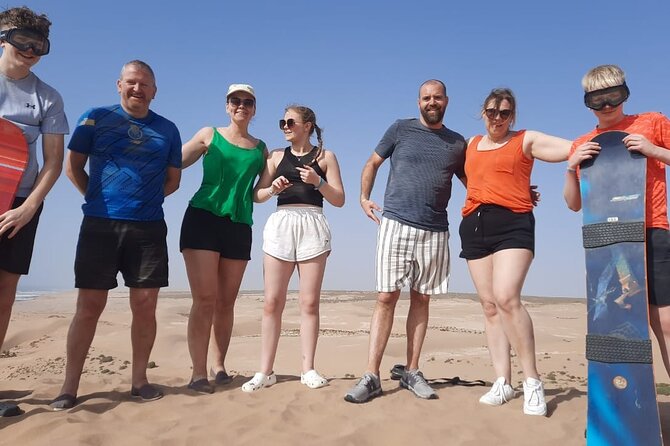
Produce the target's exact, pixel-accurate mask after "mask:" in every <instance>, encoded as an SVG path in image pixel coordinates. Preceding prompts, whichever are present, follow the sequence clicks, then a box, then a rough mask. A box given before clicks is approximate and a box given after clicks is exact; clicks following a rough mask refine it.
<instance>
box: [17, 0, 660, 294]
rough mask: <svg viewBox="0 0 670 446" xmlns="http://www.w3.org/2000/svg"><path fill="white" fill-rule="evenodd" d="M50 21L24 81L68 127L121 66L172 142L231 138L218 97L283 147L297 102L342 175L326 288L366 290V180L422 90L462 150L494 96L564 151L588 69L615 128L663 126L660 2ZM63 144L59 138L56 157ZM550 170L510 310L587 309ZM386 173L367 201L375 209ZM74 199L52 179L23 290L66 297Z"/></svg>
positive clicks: (263, 7)
mask: <svg viewBox="0 0 670 446" xmlns="http://www.w3.org/2000/svg"><path fill="white" fill-rule="evenodd" d="M25 4H26V5H27V6H29V7H31V8H33V9H35V10H37V11H39V12H44V13H46V14H47V15H48V16H49V17H50V19H51V20H52V22H53V25H52V31H51V41H52V51H51V53H50V54H49V55H48V56H46V57H44V58H43V59H42V61H41V62H40V63H39V64H38V65H37V67H36V68H35V72H36V73H37V74H38V75H39V76H40V77H41V78H42V79H43V80H45V81H46V82H47V83H49V84H51V85H52V86H54V87H55V88H57V89H58V90H59V91H60V92H61V94H62V95H63V97H64V100H65V107H66V112H67V115H68V119H69V121H70V126H71V128H74V125H75V124H76V122H77V118H78V117H79V116H80V115H81V113H82V112H83V111H84V110H86V109H87V108H90V107H92V106H100V105H108V104H113V103H117V102H118V95H117V93H116V87H115V82H116V79H117V78H118V73H119V70H120V68H121V66H122V65H123V63H125V62H127V61H128V60H131V59H142V60H144V61H146V62H148V63H149V64H150V65H151V66H152V67H153V68H154V70H155V72H156V77H157V84H158V94H157V97H156V99H155V100H154V102H153V103H152V109H153V110H154V111H156V112H157V113H159V114H162V115H163V116H165V117H167V118H168V119H170V120H172V121H174V122H175V123H176V124H177V126H178V127H179V129H180V131H181V134H182V139H183V140H184V141H186V140H188V139H189V138H191V136H192V135H193V134H194V133H195V132H196V131H197V130H198V129H199V128H201V127H203V126H220V125H227V122H228V120H227V116H226V115H225V113H224V103H225V92H226V89H227V86H228V85H229V84H231V83H238V82H244V83H249V84H252V85H253V86H254V88H255V89H256V92H257V96H258V109H257V114H256V117H255V118H254V121H253V122H252V125H251V133H252V134H254V135H255V136H257V137H259V138H261V139H263V140H264V141H265V142H266V143H267V144H268V146H269V147H270V148H277V147H283V146H284V144H285V142H284V139H283V137H282V134H281V132H280V131H279V129H278V126H277V121H278V119H280V118H281V117H282V116H283V109H284V107H285V106H286V105H288V104H291V103H300V104H305V105H308V106H310V107H311V108H313V109H314V110H315V112H316V114H317V119H318V122H319V125H320V126H321V127H323V128H324V130H325V131H324V135H323V136H324V140H325V145H326V147H327V148H329V149H331V150H333V151H334V152H335V153H336V154H337V156H338V159H339V161H340V166H341V168H342V172H343V175H342V176H343V181H344V185H345V190H346V194H347V203H346V204H345V206H344V207H343V208H341V209H338V208H333V207H330V206H328V205H326V208H325V213H326V215H327V217H328V219H329V221H330V224H331V229H332V232H333V252H332V255H331V257H330V260H329V264H328V268H327V270H326V278H325V282H324V289H338V290H372V289H374V250H375V237H376V226H375V224H374V223H373V222H371V221H369V220H368V219H367V218H366V217H365V216H364V214H363V212H362V211H361V209H360V206H359V205H358V196H359V178H360V173H361V169H362V167H363V164H364V163H365V161H366V160H367V158H368V157H369V156H370V154H371V152H372V151H373V150H374V147H375V146H376V144H377V142H378V141H379V139H380V138H381V136H382V135H383V133H384V131H385V130H386V128H387V127H388V126H389V125H390V124H391V123H392V122H393V121H394V120H395V119H398V118H404V117H413V116H417V115H418V111H417V106H416V98H417V92H418V86H419V85H420V84H421V82H423V81H424V80H426V79H429V78H438V79H441V80H443V81H444V82H445V83H446V84H447V88H448V94H449V98H450V102H449V107H448V109H447V113H446V116H445V124H446V125H447V126H448V127H450V128H452V129H454V130H456V131H458V132H460V133H461V134H463V135H464V136H465V137H470V136H473V135H475V134H478V133H481V132H483V131H484V128H483V123H482V121H481V120H480V119H479V108H480V106H481V102H482V101H483V99H484V97H485V96H486V95H487V94H488V92H489V91H490V90H491V89H492V88H494V87H499V86H506V87H510V88H512V89H513V90H514V92H515V94H516V96H517V101H518V116H517V125H516V128H518V129H521V128H528V129H533V130H539V131H543V132H546V133H550V134H554V135H558V136H562V137H565V138H568V139H573V138H575V137H576V136H578V135H580V134H583V133H586V132H588V131H589V130H591V129H592V128H593V126H594V125H595V119H594V117H593V115H592V113H591V112H590V111H588V110H587V109H586V108H585V107H584V106H583V102H582V92H581V87H580V80H581V77H582V76H583V75H584V73H585V72H586V71H587V70H588V69H589V68H591V67H592V66H595V65H599V64H603V63H615V64H619V65H620V66H621V67H622V68H623V69H624V70H625V71H626V74H627V78H628V84H629V86H630V89H631V97H630V99H629V100H628V102H627V104H626V111H627V112H628V113H635V112H642V111H652V110H653V111H661V112H664V113H666V114H667V113H668V112H669V111H668V105H667V104H668V102H669V100H670V86H669V84H668V73H669V72H670V57H669V54H670V52H669V50H670V46H669V45H668V42H669V40H668V34H667V33H668V31H667V19H668V17H670V3H669V2H667V0H656V1H653V0H641V1H637V2H623V1H621V2H613V1H603V0H590V1H586V2H585V1H575V0H564V1H560V2H542V1H537V0H535V1H526V0H522V1H508V2H500V1H495V2H493V1H488V0H485V1H478V2H446V1H445V2H438V1H430V2H427V1H414V2H399V1H395V0H392V1H350V0H340V1H337V2H325V1H324V2H319V1H303V0H298V1H292V2H270V1H267V2H255V1H250V0H247V1H239V2H228V1H195V2H164V1H128V0H117V1H113V2H106V1H100V2H91V1H82V0H68V1H62V2H57V1H53V0H49V1H27V2H25ZM68 140H69V137H66V144H67V141H68ZM564 170H565V165H564V164H546V163H542V162H537V163H536V164H535V169H534V172H533V182H534V183H535V184H538V185H539V186H540V190H541V192H542V202H541V204H540V206H539V207H538V208H537V209H536V212H535V216H536V220H537V229H536V236H537V246H536V259H535V261H534V263H533V266H532V267H531V270H530V273H529V276H528V279H527V280H526V285H525V288H524V294H527V295H544V296H571V297H582V296H584V294H585V293H584V289H585V286H584V278H585V272H584V255H583V249H582V248H581V214H575V213H573V212H571V211H569V210H568V209H567V208H566V207H565V205H564V203H563V199H562V184H563V175H564ZM386 174H387V168H386V167H384V168H382V170H381V171H380V173H379V175H378V177H377V182H376V187H375V189H374V191H373V199H375V200H376V201H377V202H378V203H379V204H381V203H382V201H383V190H384V185H385V182H386ZM200 178H201V167H200V165H199V164H196V165H194V166H192V167H190V168H189V169H187V170H185V171H184V174H183V178H182V183H181V188H180V190H179V191H177V192H176V193H175V194H173V195H171V196H170V197H168V198H167V199H166V202H165V206H164V208H165V212H166V221H167V224H168V227H169V236H168V244H169V248H170V275H171V277H170V284H171V288H173V289H188V282H187V280H186V273H185V269H184V264H183V260H182V257H181V255H180V253H179V250H178V235H179V228H180V225H181V218H182V215H183V212H184V209H185V207H186V205H187V202H188V200H189V199H190V197H191V196H192V195H193V193H194V192H195V191H196V190H197V188H198V186H199V184H200ZM82 199H83V198H82V196H81V195H80V194H79V193H78V192H77V191H76V190H75V188H74V186H72V185H71V184H70V182H69V181H68V180H67V178H66V177H65V176H64V175H63V176H62V177H61V178H60V180H59V181H58V183H57V184H56V186H55V187H54V189H53V190H52V192H51V194H50V195H49V197H48V198H47V203H46V206H45V210H44V213H43V215H42V219H41V222H40V226H39V230H38V236H37V241H36V248H35V256H34V258H33V263H32V267H31V273H30V275H29V276H27V277H24V278H23V279H22V282H21V285H20V288H21V289H23V290H35V289H37V290H51V289H70V288H72V287H73V283H74V278H73V272H72V268H73V267H72V265H73V260H74V249H75V245H76V240H77V234H78V230H79V224H80V222H81V209H80V206H81V204H82ZM463 201H464V190H463V187H462V185H460V183H458V184H456V185H455V186H454V194H453V197H452V200H451V203H450V205H449V220H450V225H451V233H452V236H451V240H450V246H451V254H452V276H451V282H450V288H451V290H453V291H456V292H473V291H474V288H473V286H472V284H471V281H470V277H469V275H468V273H467V267H466V265H465V262H464V261H463V260H462V259H459V258H458V253H459V251H460V240H459V239H458V225H459V223H460V208H461V206H462V204H463ZM273 208H274V205H273V203H271V202H268V203H265V204H262V205H258V206H256V208H255V210H254V220H255V225H254V247H253V250H252V260H251V262H250V263H249V266H248V268H247V272H246V275H245V279H244V282H243V288H244V289H261V288H262V252H261V249H260V247H261V241H262V228H263V224H264V223H265V220H266V219H267V217H268V215H269V214H270V213H271V212H272V211H273Z"/></svg>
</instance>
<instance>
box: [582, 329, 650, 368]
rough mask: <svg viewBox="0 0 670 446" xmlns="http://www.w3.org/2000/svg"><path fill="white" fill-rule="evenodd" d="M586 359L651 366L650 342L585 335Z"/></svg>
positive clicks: (647, 340) (646, 340)
mask: <svg viewBox="0 0 670 446" xmlns="http://www.w3.org/2000/svg"><path fill="white" fill-rule="evenodd" d="M586 359H588V360H589V361H598V362H606V363H622V362H624V363H642V364H651V363H652V354H651V340H649V339H623V338H619V337H615V336H605V335H593V334H587V335H586Z"/></svg>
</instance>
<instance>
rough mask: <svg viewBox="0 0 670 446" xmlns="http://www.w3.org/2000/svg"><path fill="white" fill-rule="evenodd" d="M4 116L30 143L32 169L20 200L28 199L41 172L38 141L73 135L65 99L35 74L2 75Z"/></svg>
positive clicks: (0, 95) (1, 113)
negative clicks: (44, 137) (43, 137)
mask: <svg viewBox="0 0 670 446" xmlns="http://www.w3.org/2000/svg"><path fill="white" fill-rule="evenodd" d="M0 116H2V117H3V118H5V119H7V120H8V121H11V122H13V123H14V124H16V125H17V126H18V127H19V128H21V130H22V131H23V135H24V136H25V137H26V141H28V151H29V154H28V166H27V167H26V170H25V172H24V173H23V178H21V183H20V184H19V190H18V191H17V193H16V196H17V197H27V196H28V195H30V191H31V190H32V189H33V185H34V184H35V179H36V178H37V174H38V172H39V166H38V164H37V138H38V137H39V136H40V135H41V134H45V133H54V134H61V135H65V134H67V133H69V131H70V130H69V127H68V123H67V118H66V116H65V110H64V106H63V98H61V95H60V94H59V93H58V92H57V91H56V90H55V89H53V88H52V87H50V86H49V85H47V84H45V83H44V82H42V81H41V80H40V79H39V78H38V77H37V76H36V75H35V74H34V73H30V74H29V75H28V76H26V77H24V78H23V79H19V80H13V79H10V78H8V77H6V76H4V75H3V74H2V73H0Z"/></svg>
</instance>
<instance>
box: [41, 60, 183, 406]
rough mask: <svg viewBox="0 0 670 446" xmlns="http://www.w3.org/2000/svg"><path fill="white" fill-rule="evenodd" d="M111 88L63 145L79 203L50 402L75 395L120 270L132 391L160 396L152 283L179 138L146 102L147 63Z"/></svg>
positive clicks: (159, 276) (176, 175)
mask: <svg viewBox="0 0 670 446" xmlns="http://www.w3.org/2000/svg"><path fill="white" fill-rule="evenodd" d="M117 87H118V91H119V95H120V96H121V103H120V104H119V105H113V106H108V107H99V108H93V109H91V110H88V111H87V112H86V113H84V114H83V115H82V117H81V118H80V119H79V122H78V124H77V128H76V129H75V131H74V134H73V135H72V138H71V140H70V143H69V144H68V148H69V149H70V153H69V155H68V158H67V161H66V167H67V175H68V177H69V178H70V180H71V181H72V183H74V185H75V186H76V187H77V189H78V190H79V191H80V192H81V193H82V194H84V196H85V202H84V205H83V206H82V209H83V211H84V220H83V222H82V225H81V229H80V232H79V242H78V243H77V254H76V258H75V287H76V288H78V289H79V295H78V298H77V299H78V300H77V311H76V313H75V315H74V318H73V320H72V324H71V325H70V330H69V332H68V338H67V363H66V368H65V382H64V383H63V387H62V388H61V392H60V395H59V396H58V397H57V398H56V399H55V400H53V401H52V403H51V407H52V409H54V410H63V409H69V408H71V407H73V406H74V405H75V403H76V399H77V389H78V388H79V379H80V377H81V372H82V369H83V367H84V362H85V360H86V355H87V353H88V349H89V347H90V346H91V342H92V341H93V336H94V334H95V329H96V325H97V323H98V319H99V318H100V315H101V314H102V310H103V309H104V308H105V304H106V302H107V294H108V292H109V290H110V289H112V288H116V286H117V282H116V276H117V274H118V273H119V272H121V273H122V274H123V278H124V281H125V285H126V286H127V287H129V288H130V309H131V311H132V327H131V341H132V346H133V364H132V382H131V389H130V395H131V396H132V397H136V398H140V399H142V400H144V401H153V400H157V399H159V398H161V397H162V396H163V393H162V392H161V390H160V389H158V388H157V387H156V386H154V385H152V384H149V381H148V379H147V373H146V369H147V363H148V361H149V355H150V354H151V349H152V347H153V343H154V339H155V338H156V301H157V298H158V290H159V289H160V287H164V286H167V284H168V256H167V243H166V240H165V237H166V235H167V227H166V226H165V221H164V220H163V208H162V205H163V199H164V197H165V196H167V195H169V194H171V193H172V192H174V191H175V190H177V188H178V187H179V180H180V178H181V139H180V137H179V131H178V130H177V127H176V126H175V125H174V124H173V123H172V122H170V121H168V120H167V119H165V118H163V117H162V116H159V115H157V114H156V113H154V112H153V111H151V110H150V109H149V104H150V103H151V101H152V100H153V98H154V96H155V95H156V80H155V77H154V73H153V70H152V69H151V67H149V65H147V64H146V63H144V62H142V61H139V60H133V61H131V62H128V63H127V64H125V65H124V66H123V69H122V70H121V77H120V79H119V80H118V81H117ZM87 162H88V163H89V169H88V173H87V172H86V170H85V166H86V163H87Z"/></svg>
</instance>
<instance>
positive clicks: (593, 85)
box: [582, 65, 626, 93]
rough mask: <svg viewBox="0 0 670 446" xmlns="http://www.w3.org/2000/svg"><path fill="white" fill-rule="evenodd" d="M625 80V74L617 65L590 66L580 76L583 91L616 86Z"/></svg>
mask: <svg viewBox="0 0 670 446" xmlns="http://www.w3.org/2000/svg"><path fill="white" fill-rule="evenodd" d="M624 82H626V74H625V73H624V72H623V70H622V69H621V68H619V67H618V66H617V65H599V66H597V67H595V68H591V69H590V70H589V72H588V73H586V74H585V75H584V77H583V78H582V87H583V88H584V91H585V92H587V93H588V92H589V91H595V90H602V89H603V88H609V87H616V86H619V85H623V83H624Z"/></svg>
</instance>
